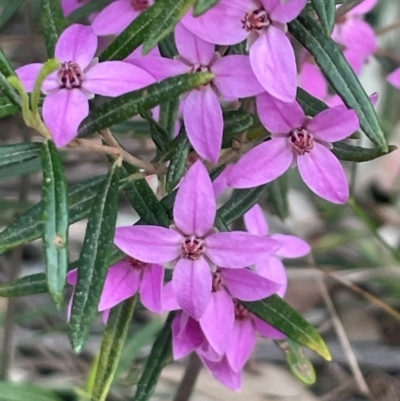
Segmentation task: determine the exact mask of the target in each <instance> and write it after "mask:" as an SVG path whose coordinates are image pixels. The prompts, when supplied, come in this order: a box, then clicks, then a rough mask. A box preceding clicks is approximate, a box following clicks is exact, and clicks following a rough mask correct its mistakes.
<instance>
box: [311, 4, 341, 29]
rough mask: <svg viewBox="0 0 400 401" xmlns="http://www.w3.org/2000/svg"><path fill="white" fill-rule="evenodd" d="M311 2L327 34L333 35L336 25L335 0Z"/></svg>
mask: <svg viewBox="0 0 400 401" xmlns="http://www.w3.org/2000/svg"><path fill="white" fill-rule="evenodd" d="M311 4H312V6H313V8H314V10H315V12H316V13H317V15H318V19H319V22H320V23H321V26H322V27H323V28H324V30H325V32H326V34H327V35H328V36H331V34H332V31H333V27H334V26H335V15H336V4H335V0H311Z"/></svg>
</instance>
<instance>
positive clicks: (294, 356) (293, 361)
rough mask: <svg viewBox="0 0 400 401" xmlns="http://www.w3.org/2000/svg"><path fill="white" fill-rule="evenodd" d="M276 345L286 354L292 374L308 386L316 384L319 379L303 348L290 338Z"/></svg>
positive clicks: (277, 342)
mask: <svg viewBox="0 0 400 401" xmlns="http://www.w3.org/2000/svg"><path fill="white" fill-rule="evenodd" d="M276 344H277V345H278V347H279V348H280V349H281V350H282V351H283V353H284V354H285V357H286V362H287V364H288V365H289V368H290V370H291V372H292V373H293V374H294V375H295V376H296V377H297V378H298V379H299V380H300V381H301V382H303V383H304V384H306V385H308V386H310V385H311V384H314V383H315V380H316V379H317V378H316V375H315V370H314V367H313V365H312V363H311V361H310V360H309V359H308V358H307V355H306V354H305V352H304V349H303V347H302V346H301V345H300V344H299V343H297V342H296V341H293V340H292V339H290V338H287V339H286V340H282V341H276Z"/></svg>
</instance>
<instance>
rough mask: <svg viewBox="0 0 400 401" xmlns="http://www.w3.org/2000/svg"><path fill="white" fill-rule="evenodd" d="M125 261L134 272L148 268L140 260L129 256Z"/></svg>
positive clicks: (146, 264)
mask: <svg viewBox="0 0 400 401" xmlns="http://www.w3.org/2000/svg"><path fill="white" fill-rule="evenodd" d="M126 261H127V262H128V263H129V265H130V266H131V267H132V268H133V269H135V270H143V269H144V268H145V267H147V266H149V263H146V262H142V261H141V260H137V259H135V258H132V257H131V256H129V257H128V258H127V259H126Z"/></svg>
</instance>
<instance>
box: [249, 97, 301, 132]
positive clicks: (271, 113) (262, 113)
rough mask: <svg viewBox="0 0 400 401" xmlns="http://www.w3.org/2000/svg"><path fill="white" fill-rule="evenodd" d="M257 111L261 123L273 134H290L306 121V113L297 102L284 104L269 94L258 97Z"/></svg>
mask: <svg viewBox="0 0 400 401" xmlns="http://www.w3.org/2000/svg"><path fill="white" fill-rule="evenodd" d="M257 111H258V115H259V117H260V120H261V122H262V123H263V125H264V126H265V128H267V130H268V131H269V132H271V133H272V134H288V133H289V132H290V131H292V130H293V129H296V128H298V127H301V126H302V125H303V123H304V120H305V114H304V111H303V109H302V108H301V106H300V105H299V104H298V103H297V102H296V101H295V102H292V103H284V102H282V101H281V100H279V99H276V98H274V97H273V96H271V95H270V94H268V93H262V94H261V95H258V96H257Z"/></svg>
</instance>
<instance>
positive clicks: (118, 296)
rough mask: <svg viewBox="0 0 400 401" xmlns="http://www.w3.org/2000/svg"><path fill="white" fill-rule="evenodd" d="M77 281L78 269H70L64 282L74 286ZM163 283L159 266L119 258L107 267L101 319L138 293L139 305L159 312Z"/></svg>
mask: <svg viewBox="0 0 400 401" xmlns="http://www.w3.org/2000/svg"><path fill="white" fill-rule="evenodd" d="M77 281H78V270H77V269H74V270H71V271H70V272H69V273H68V275H67V283H68V284H71V285H74V286H75V285H76V283H77ZM163 282H164V268H163V267H162V266H160V265H158V264H149V263H144V262H140V261H139V260H136V259H133V258H127V259H125V260H122V261H121V262H118V263H116V264H115V265H113V266H111V267H110V268H109V269H108V272H107V276H106V280H105V282H104V287H103V292H102V293H101V298H100V303H99V307H98V310H99V312H104V320H105V321H107V319H108V314H109V311H110V309H111V308H113V307H114V306H116V305H118V304H119V303H121V302H123V301H125V300H126V299H128V298H130V297H132V296H134V295H135V294H136V293H140V300H141V302H142V304H143V305H144V306H145V307H146V308H147V309H149V310H151V311H152V312H154V313H160V312H161V290H162V286H163ZM71 302H72V298H71ZM70 308H71V305H70V307H69V309H70Z"/></svg>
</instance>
